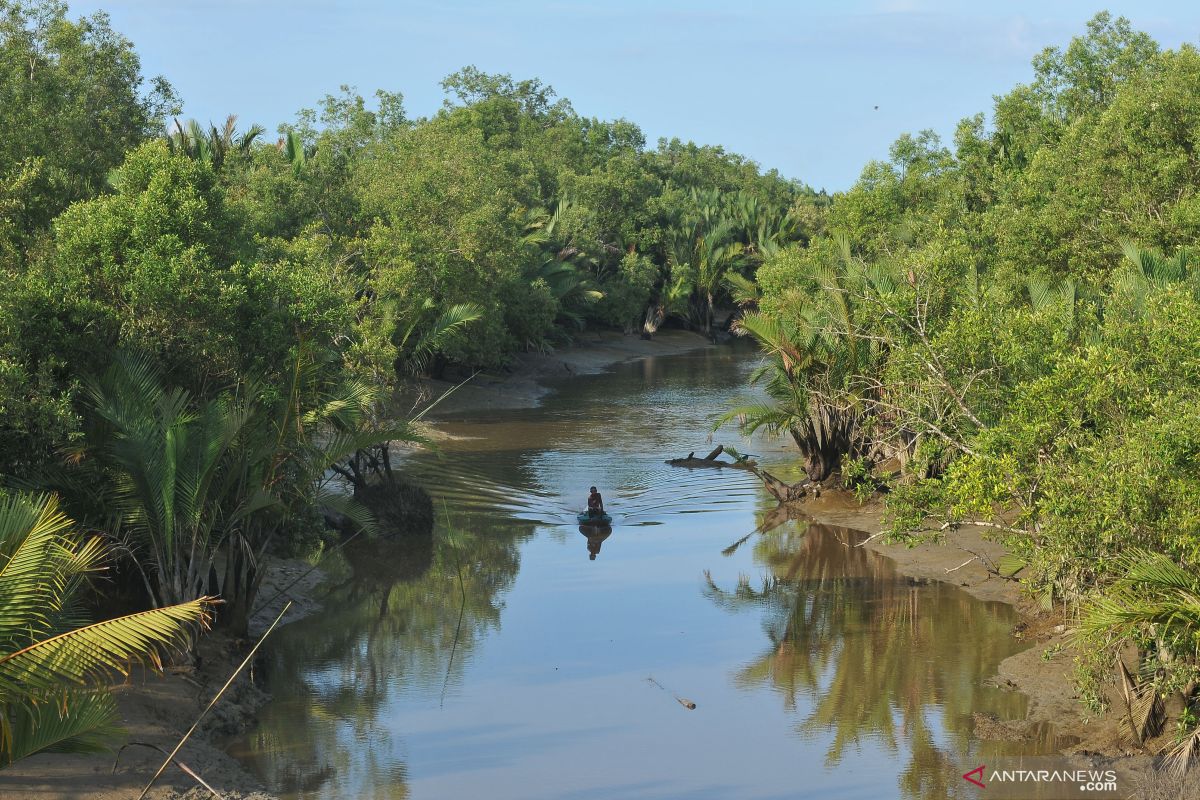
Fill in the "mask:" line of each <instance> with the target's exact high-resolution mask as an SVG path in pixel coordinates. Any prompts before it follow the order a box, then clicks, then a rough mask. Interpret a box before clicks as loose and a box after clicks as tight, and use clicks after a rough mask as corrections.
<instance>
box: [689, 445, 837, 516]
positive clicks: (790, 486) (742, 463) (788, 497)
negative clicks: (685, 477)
mask: <svg viewBox="0 0 1200 800" xmlns="http://www.w3.org/2000/svg"><path fill="white" fill-rule="evenodd" d="M724 452H726V450H725V445H718V446H717V449H716V450H713V451H712V452H711V453H709V454H708V455H706V456H705V457H704V458H696V453H695V451H692V452H691V453H688V454H687V455H686V456H684V457H683V458H669V459H667V463H668V464H670V465H671V466H672V467H688V468H692V467H733V468H734V469H745V470H749V471H750V472H753V473H754V474H755V476H757V477H758V479H759V480H760V481H762V482H763V485H764V486H766V487H767V491H768V492H770V493H771V496H772V497H774V498H775V499H776V500H778V501H779V502H781V503H796V502H799V501H800V500H803V499H804V498H805V497H807V496H808V493H809V492H810V491H811V492H812V493H813V495H815V496H816V497H820V496H821V484H819V483H812V482H810V481H804V482H803V483H788V482H787V481H781V480H780V479H779V478H776V477H775V476H774V475H772V474H771V473H769V472H767V471H766V470H765V469H759V468H758V464H757V463H756V462H755V461H753V460H751V458H750V456H749V455H748V454H747V455H742V454H741V453H739V452H737V451H736V450H734V449H732V448H730V449H729V451H728V452H729V455H731V456H733V458H734V460H733V461H719V460H718V459H717V456H719V455H721V454H722V453H724Z"/></svg>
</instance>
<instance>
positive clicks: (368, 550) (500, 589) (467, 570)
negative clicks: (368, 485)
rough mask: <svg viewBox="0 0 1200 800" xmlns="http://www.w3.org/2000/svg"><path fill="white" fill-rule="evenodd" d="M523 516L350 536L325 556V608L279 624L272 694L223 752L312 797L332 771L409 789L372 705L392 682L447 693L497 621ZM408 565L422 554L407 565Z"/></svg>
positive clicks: (385, 789) (395, 794)
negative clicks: (330, 557) (338, 556)
mask: <svg viewBox="0 0 1200 800" xmlns="http://www.w3.org/2000/svg"><path fill="white" fill-rule="evenodd" d="M532 530H533V527H532V526H531V525H528V524H513V523H506V524H502V525H497V524H486V523H479V522H474V521H472V520H470V519H464V524H463V526H461V527H458V526H455V527H454V528H453V529H444V528H443V529H441V530H439V531H438V535H437V536H436V537H419V536H418V537H413V536H400V537H396V538H394V539H389V540H386V541H381V542H366V543H364V542H355V543H353V544H352V545H350V546H349V547H347V548H346V550H345V554H346V555H345V558H344V559H342V560H341V561H340V562H335V563H333V564H330V565H329V567H328V569H329V571H331V572H332V573H333V574H334V575H333V580H331V581H330V583H331V584H332V588H331V589H330V591H329V592H328V594H327V595H326V596H325V597H324V598H323V602H324V606H325V609H326V610H325V612H324V613H322V614H320V615H318V616H315V617H311V618H309V619H307V620H305V621H304V622H303V623H302V624H300V625H296V626H292V627H291V628H284V629H283V631H281V635H280V636H279V637H278V638H277V639H276V641H275V643H274V646H273V647H272V648H270V649H269V650H268V654H267V656H266V661H267V663H266V664H265V665H264V666H265V669H264V670H263V672H264V674H266V675H267V676H268V678H267V681H266V683H267V688H268V690H271V691H273V692H275V693H276V694H277V696H278V698H279V699H278V700H276V701H274V702H272V703H270V704H269V705H268V706H267V707H266V708H265V709H264V710H263V712H262V715H261V718H260V721H259V725H258V727H257V728H256V729H255V730H254V731H253V732H252V733H251V735H250V736H248V737H246V738H244V739H242V740H240V741H238V742H236V743H235V744H234V746H233V747H232V748H231V752H232V753H233V754H234V755H235V756H236V757H238V758H240V759H242V760H244V761H247V762H250V763H251V764H252V765H253V767H254V769H255V770H256V771H257V772H258V773H259V774H260V775H261V776H262V778H263V780H264V782H265V783H267V784H268V785H269V786H271V787H272V788H273V789H275V790H276V791H277V792H279V793H281V794H283V795H291V796H298V797H303V796H313V795H314V794H320V792H319V790H320V789H321V788H322V787H323V786H324V784H325V783H326V782H327V781H329V780H330V779H332V778H334V777H335V776H337V778H338V782H339V783H341V784H343V785H344V784H346V783H347V782H349V783H352V784H355V785H359V786H363V787H370V791H369V793H366V794H363V795H361V796H364V797H367V796H369V797H372V798H378V799H379V800H385V799H389V798H405V797H408V790H407V788H406V785H407V766H406V763H405V759H404V754H403V750H402V749H401V748H399V747H398V746H397V745H399V744H400V743H399V742H397V741H394V740H392V738H391V736H390V735H389V729H388V726H387V724H386V721H385V722H384V724H382V725H381V724H380V720H379V716H380V713H381V712H384V711H386V709H387V708H388V707H389V704H391V703H392V702H394V700H395V698H394V697H393V695H394V694H396V693H404V692H409V693H411V692H420V693H424V694H433V693H437V694H438V695H441V696H444V695H445V693H446V692H447V691H449V690H452V689H453V688H454V687H455V686H458V685H460V684H461V682H462V680H463V674H464V671H465V670H466V668H467V665H468V664H469V663H470V661H471V658H472V654H473V651H474V649H475V647H476V645H477V644H478V642H479V641H480V640H481V639H482V638H483V637H484V636H485V635H486V634H487V632H489V631H492V630H495V629H498V628H499V625H500V615H501V611H502V609H503V601H502V595H503V593H504V591H505V590H507V588H508V587H509V586H511V585H512V582H513V580H514V579H515V578H516V575H517V572H518V570H519V567H520V551H519V544H520V542H521V541H522V540H523V539H525V538H528V537H529V536H530V535H531V534H532ZM414 564H416V565H423V569H422V568H417V569H414V566H413V565H414Z"/></svg>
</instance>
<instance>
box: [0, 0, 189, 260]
mask: <svg viewBox="0 0 1200 800" xmlns="http://www.w3.org/2000/svg"><path fill="white" fill-rule="evenodd" d="M142 84H143V78H142V74H141V63H140V60H139V58H138V56H137V54H136V53H135V52H134V50H133V46H132V44H131V43H130V42H129V40H127V39H126V38H125V37H123V36H121V35H120V34H119V33H117V32H116V31H114V30H113V29H112V28H111V27H109V20H108V16H107V15H106V14H103V13H97V14H94V15H93V16H91V17H85V18H82V19H80V20H77V21H71V20H69V19H67V7H66V4H65V3H61V2H55V1H54V0H47V1H46V2H30V3H26V2H12V1H11V0H4V2H0V98H3V100H2V101H0V185H3V183H4V181H6V180H11V179H12V178H13V177H14V176H17V175H20V174H21V172H22V171H23V170H26V169H28V167H29V166H30V165H31V164H33V163H37V164H38V168H37V173H36V175H35V176H34V177H33V181H32V187H31V188H32V191H30V193H29V195H28V199H27V200H26V202H24V203H23V204H22V205H21V207H20V210H19V211H18V213H16V214H15V215H14V217H13V218H11V220H12V221H13V222H15V226H14V227H15V229H16V230H15V234H16V236H17V237H18V238H19V239H20V240H21V241H22V242H27V241H29V240H30V239H32V237H33V236H34V235H35V234H37V233H38V232H41V231H44V230H45V229H46V228H47V227H48V225H49V223H50V220H51V219H53V218H54V217H55V216H56V215H57V214H58V213H59V212H61V211H62V210H63V209H65V208H66V207H67V206H68V205H70V204H71V203H73V202H76V201H79V200H84V199H87V198H90V197H93V196H95V195H96V194H97V193H99V192H100V191H101V190H102V189H103V187H104V184H105V180H106V178H107V176H108V173H109V171H110V170H111V169H113V168H114V167H116V166H117V165H119V164H120V163H121V161H122V160H123V159H124V157H125V153H126V151H127V150H129V149H131V148H133V147H135V146H136V145H138V144H139V143H141V142H142V141H144V140H145V139H146V138H148V137H149V136H151V135H153V133H155V132H156V131H158V130H160V129H161V125H162V122H163V119H164V117H165V115H166V114H169V113H173V112H175V111H176V110H177V106H178V100H177V99H176V97H175V94H174V91H173V90H172V88H171V86H170V84H168V83H167V82H166V81H165V80H163V79H162V78H161V77H160V78H154V79H153V80H152V81H151V88H150V90H149V91H148V92H145V91H143V86H142ZM10 170H15V172H10Z"/></svg>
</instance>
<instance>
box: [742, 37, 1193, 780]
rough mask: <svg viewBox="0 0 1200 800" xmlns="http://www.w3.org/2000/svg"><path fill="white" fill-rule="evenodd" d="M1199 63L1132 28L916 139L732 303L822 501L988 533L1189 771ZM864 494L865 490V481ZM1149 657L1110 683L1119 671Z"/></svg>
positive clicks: (914, 529)
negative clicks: (882, 508)
mask: <svg viewBox="0 0 1200 800" xmlns="http://www.w3.org/2000/svg"><path fill="white" fill-rule="evenodd" d="M1198 123H1200V51H1198V50H1197V49H1196V48H1194V47H1192V46H1190V45H1185V46H1183V47H1181V48H1180V49H1178V50H1176V51H1163V50H1161V49H1160V48H1159V47H1158V45H1157V44H1156V43H1155V42H1154V41H1152V40H1151V39H1150V38H1149V37H1148V36H1146V35H1145V34H1142V33H1138V32H1135V31H1133V30H1132V29H1131V28H1130V26H1129V24H1128V23H1127V21H1125V20H1124V19H1113V18H1111V17H1110V16H1109V15H1107V14H1099V15H1097V16H1096V17H1095V18H1094V19H1093V20H1092V21H1091V22H1090V23H1089V24H1088V27H1087V31H1086V34H1085V35H1083V36H1081V37H1078V38H1076V39H1074V40H1073V41H1072V42H1071V43H1070V45H1069V46H1068V47H1067V48H1066V49H1063V50H1060V49H1057V48H1049V49H1047V50H1045V51H1043V52H1042V53H1041V54H1040V55H1039V56H1038V57H1037V58H1036V59H1035V61H1034V79H1033V81H1032V82H1031V83H1029V84H1028V85H1022V86H1018V87H1016V88H1015V89H1014V90H1012V91H1011V92H1009V93H1008V94H1006V95H1004V96H1001V97H998V98H997V99H996V102H995V106H994V108H993V109H992V114H991V119H990V122H989V123H985V118H984V116H983V115H982V114H981V115H978V116H976V117H973V118H970V119H966V120H964V121H962V123H961V124H960V125H959V127H958V130H957V132H956V134H955V137H954V143H953V146H952V147H947V146H944V145H943V144H942V143H941V142H940V141H939V140H938V138H937V137H936V136H935V135H934V134H932V133H929V132H923V133H921V134H919V135H916V136H912V135H904V136H901V137H900V138H899V139H898V140H897V141H896V143H895V144H894V145H893V147H892V149H891V157H890V160H889V161H887V162H874V163H871V164H868V165H867V167H866V168H865V169H864V170H863V172H862V176H861V178H860V179H859V181H858V182H857V184H856V185H855V186H854V187H853V188H852V189H851V190H850V191H848V192H846V193H845V194H839V195H835V196H834V198H833V200H832V204H831V205H830V207H829V208H828V214H827V216H826V218H825V225H824V230H823V231H821V232H819V233H818V235H817V236H815V237H814V238H813V239H812V240H811V241H810V242H808V243H807V245H806V246H797V245H793V246H789V247H785V248H783V249H782V250H780V251H779V252H777V253H773V254H770V255H768V257H767V258H766V260H765V262H764V263H763V264H762V266H761V268H760V269H759V270H758V271H757V280H756V285H755V286H753V287H745V286H739V287H738V288H739V296H740V297H741V299H742V301H743V302H744V304H745V305H746V307H747V313H746V315H745V317H744V319H743V320H742V321H741V323H740V325H739V330H740V332H741V333H743V334H746V335H751V336H753V337H754V338H755V339H757V340H758V341H759V342H760V343H761V344H762V345H763V348H764V350H765V352H766V359H765V361H764V365H763V368H762V369H761V370H760V371H759V372H758V373H757V375H756V378H757V379H758V380H759V381H761V382H762V383H763V384H764V386H765V389H766V400H765V402H763V403H760V404H756V405H751V406H747V407H743V408H739V409H735V410H734V411H733V412H731V414H730V415H729V416H728V417H727V418H726V420H724V422H729V421H731V420H733V419H738V420H740V421H741V422H742V423H743V424H744V425H746V426H748V427H751V428H763V429H765V430H769V431H773V432H775V433H786V434H790V435H791V437H793V438H794V440H795V442H796V444H797V445H798V447H799V449H800V450H801V452H802V453H803V455H804V457H805V466H806V470H807V473H808V476H809V478H810V479H811V480H814V481H819V480H824V479H826V478H828V477H830V476H831V475H832V474H833V473H835V472H837V471H840V472H841V473H842V476H843V479H844V480H845V481H846V482H847V483H851V484H853V483H856V482H857V483H858V484H860V485H862V484H864V483H865V484H869V483H870V482H871V481H872V480H874V479H879V478H886V479H887V480H888V481H889V483H890V488H891V489H892V491H891V492H890V494H889V496H888V499H887V506H888V508H889V510H890V513H891V518H892V521H893V528H894V533H896V534H897V535H900V536H905V537H917V536H922V535H931V534H932V535H937V534H938V533H939V532H941V531H944V530H947V529H949V528H952V527H954V526H957V525H960V524H963V523H976V524H980V525H984V526H987V527H989V528H991V529H992V530H994V531H995V535H996V536H998V537H999V538H1000V539H1001V540H1002V541H1003V543H1004V544H1005V545H1006V547H1007V549H1008V550H1009V552H1010V553H1011V556H1010V557H1008V558H1006V559H1005V560H1004V563H1002V564H1000V565H998V566H999V571H1000V572H1001V573H1003V574H1004V575H1007V576H1013V575H1015V576H1016V577H1017V578H1018V579H1019V580H1021V581H1023V582H1024V584H1025V586H1026V588H1027V589H1028V591H1029V592H1030V593H1032V594H1033V595H1034V596H1036V597H1038V598H1040V599H1041V600H1042V602H1043V604H1044V605H1045V606H1046V607H1047V608H1050V607H1052V606H1056V607H1059V608H1060V609H1062V608H1065V609H1066V611H1067V612H1068V614H1070V615H1072V616H1073V617H1077V618H1078V628H1079V630H1080V633H1079V634H1078V635H1079V636H1080V637H1082V640H1083V642H1084V644H1085V646H1083V647H1081V648H1079V652H1080V653H1081V654H1082V655H1081V656H1080V660H1079V677H1080V682H1081V688H1082V694H1083V697H1084V698H1085V700H1086V701H1087V702H1088V703H1090V704H1091V705H1092V706H1094V707H1100V706H1102V705H1104V703H1105V700H1106V698H1107V697H1108V696H1109V695H1108V694H1107V692H1106V691H1105V687H1104V684H1105V683H1106V682H1107V681H1109V679H1111V678H1112V677H1113V676H1114V675H1120V676H1122V677H1121V680H1122V681H1124V683H1125V688H1126V691H1125V694H1124V696H1125V697H1126V698H1127V699H1128V701H1129V707H1128V708H1121V709H1120V710H1121V711H1122V712H1123V713H1127V714H1128V715H1129V717H1130V722H1131V723H1132V724H1131V725H1129V726H1125V727H1128V728H1129V729H1130V732H1131V734H1132V738H1134V739H1136V740H1137V742H1138V743H1141V742H1142V741H1143V740H1144V739H1146V738H1148V737H1151V736H1153V735H1155V734H1156V733H1157V732H1158V731H1160V730H1162V729H1163V728H1164V726H1165V725H1166V722H1167V720H1166V716H1167V714H1166V713H1165V712H1166V711H1167V709H1168V706H1170V710H1171V712H1172V714H1173V715H1174V718H1175V721H1176V723H1177V727H1176V728H1175V729H1174V730H1171V731H1169V732H1170V733H1173V734H1175V737H1174V738H1175V745H1174V747H1173V751H1172V752H1173V756H1174V759H1175V763H1176V765H1177V766H1179V767H1183V766H1185V765H1186V764H1187V763H1188V762H1189V761H1190V760H1193V759H1194V758H1195V757H1197V756H1200V727H1197V723H1196V720H1197V713H1198V712H1200V697H1198V696H1197V688H1198V687H1200V647H1198V644H1200V609H1198V607H1197V604H1196V597H1197V594H1196V588H1197V587H1196V582H1195V577H1194V575H1195V573H1196V571H1197V569H1200V525H1198V522H1200V517H1198V516H1197V509H1198V508H1200V469H1198V467H1200V433H1198V432H1200V424H1198V423H1200V416H1198V411H1197V409H1198V408H1200V406H1198V405H1197V400H1198V399H1200V360H1198V356H1200V274H1198V270H1197V264H1196V257H1197V255H1196V250H1195V247H1196V241H1197V234H1198V233H1200V216H1198V214H1197V211H1198V210H1200V195H1198V192H1200V180H1198V179H1200V157H1198V156H1197V146H1198V144H1200V142H1198V141H1197V137H1198V135H1200V134H1198V131H1200V125H1198ZM872 473H873V475H872ZM1131 648H1132V649H1133V650H1135V651H1136V652H1137V654H1138V655H1137V658H1136V659H1128V658H1127V659H1126V660H1125V662H1124V663H1123V664H1118V657H1119V655H1120V654H1121V653H1122V652H1127V651H1128V650H1130V649H1131Z"/></svg>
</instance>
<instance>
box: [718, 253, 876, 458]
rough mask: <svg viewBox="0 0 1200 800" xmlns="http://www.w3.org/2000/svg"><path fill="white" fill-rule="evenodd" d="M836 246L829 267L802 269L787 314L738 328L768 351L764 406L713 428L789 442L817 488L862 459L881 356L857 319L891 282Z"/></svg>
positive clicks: (814, 264) (750, 319) (758, 377)
mask: <svg viewBox="0 0 1200 800" xmlns="http://www.w3.org/2000/svg"><path fill="white" fill-rule="evenodd" d="M838 245H839V246H838V250H837V253H836V255H835V258H834V259H833V261H832V263H825V262H821V261H818V260H815V259H810V260H808V261H806V262H805V267H806V268H807V270H808V274H807V275H806V276H805V279H806V281H807V283H809V284H810V285H811V286H810V288H809V289H808V290H806V291H802V292H798V293H796V294H795V295H794V296H793V297H792V299H791V302H789V304H788V305H787V307H786V308H784V309H782V310H778V311H775V312H773V313H771V314H765V313H762V312H753V313H749V314H746V315H744V316H743V317H742V319H741V320H739V321H738V323H737V324H736V325H735V327H734V332H735V333H737V334H739V335H742V336H750V337H752V338H753V339H754V340H755V341H756V342H757V343H758V345H759V347H760V348H761V349H762V351H763V354H764V360H763V364H762V366H760V367H759V368H758V369H757V370H755V372H754V373H753V374H752V375H751V382H752V383H755V384H759V385H762V386H763V388H764V390H765V393H766V395H767V401H766V402H758V403H751V404H747V405H743V406H739V407H737V408H733V409H730V410H729V411H728V412H727V413H725V414H724V415H722V416H721V417H720V418H719V419H718V420H717V423H716V427H720V426H721V425H724V424H726V423H728V422H730V421H733V420H738V421H739V422H740V423H741V425H742V429H743V430H744V431H746V432H747V433H754V432H755V431H758V430H760V429H761V430H763V431H764V432H766V433H768V434H770V435H778V434H784V433H786V434H789V435H790V436H791V437H792V439H793V441H795V443H796V446H797V447H799V448H800V452H801V453H802V454H803V455H804V458H805V470H806V472H807V473H808V477H809V480H812V481H821V480H824V479H825V478H827V477H829V476H830V475H831V474H832V473H833V472H834V471H835V470H836V469H837V468H838V467H839V466H840V464H841V460H842V458H843V457H845V456H847V455H849V456H858V455H862V454H863V453H865V451H866V449H867V446H868V444H869V443H868V442H867V440H866V437H865V432H864V426H863V422H864V421H865V419H866V417H867V414H868V413H869V412H868V402H867V401H868V400H869V395H870V393H871V389H870V387H871V386H872V382H871V381H870V380H869V378H870V377H871V376H872V375H873V374H874V373H875V372H876V371H877V370H878V369H879V365H880V364H881V362H882V357H883V355H884V353H883V351H882V348H881V347H880V345H879V344H878V342H877V340H875V339H873V338H872V337H870V336H868V335H867V333H866V331H865V330H864V328H863V324H862V322H861V321H860V319H859V317H860V316H862V314H861V313H860V312H861V308H860V306H861V304H862V302H863V300H862V298H863V297H864V296H865V295H866V294H867V293H868V292H877V291H886V290H887V288H888V286H889V282H890V276H889V275H887V274H885V273H882V272H878V271H872V270H871V269H868V268H867V267H866V266H865V265H864V264H863V263H862V262H861V261H859V260H858V259H856V258H855V257H854V256H853V255H852V254H851V252H850V245H849V242H848V241H847V240H846V239H845V238H844V237H843V238H841V239H839V240H838Z"/></svg>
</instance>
